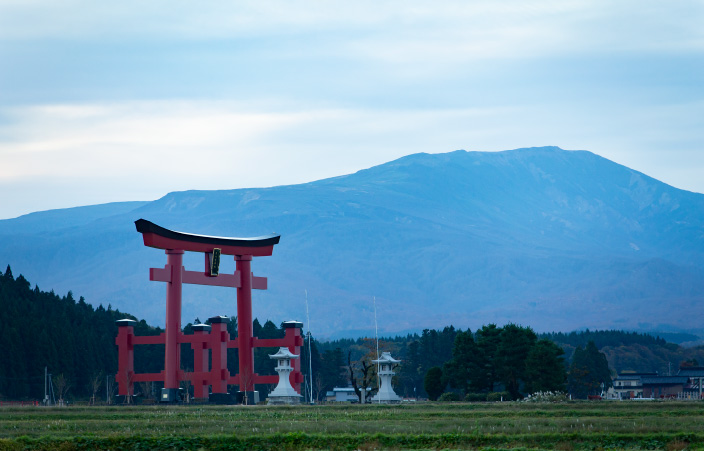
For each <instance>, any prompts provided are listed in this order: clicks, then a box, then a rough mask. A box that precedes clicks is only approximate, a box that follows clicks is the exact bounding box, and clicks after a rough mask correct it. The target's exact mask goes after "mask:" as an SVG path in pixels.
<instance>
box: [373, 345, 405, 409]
mask: <svg viewBox="0 0 704 451" xmlns="http://www.w3.org/2000/svg"><path fill="white" fill-rule="evenodd" d="M372 362H374V363H376V364H377V365H379V379H380V380H381V387H379V392H378V393H377V394H376V395H374V397H373V398H372V402H373V403H374V402H376V403H380V404H397V403H400V402H401V398H400V397H399V396H398V395H397V394H396V393H395V392H394V389H393V387H391V379H392V378H393V377H394V370H393V367H394V365H395V364H397V363H401V361H400V360H396V359H394V358H393V357H391V353H389V352H384V353H382V354H381V357H379V360H372Z"/></svg>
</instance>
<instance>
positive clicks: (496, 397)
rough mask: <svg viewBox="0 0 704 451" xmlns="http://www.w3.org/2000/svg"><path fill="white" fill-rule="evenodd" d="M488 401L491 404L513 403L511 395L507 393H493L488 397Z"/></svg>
mask: <svg viewBox="0 0 704 451" xmlns="http://www.w3.org/2000/svg"><path fill="white" fill-rule="evenodd" d="M486 400H487V401H489V402H496V401H502V400H503V401H511V393H509V392H507V391H493V392H491V393H489V394H488V395H486Z"/></svg>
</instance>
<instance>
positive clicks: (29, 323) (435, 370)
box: [0, 266, 704, 400]
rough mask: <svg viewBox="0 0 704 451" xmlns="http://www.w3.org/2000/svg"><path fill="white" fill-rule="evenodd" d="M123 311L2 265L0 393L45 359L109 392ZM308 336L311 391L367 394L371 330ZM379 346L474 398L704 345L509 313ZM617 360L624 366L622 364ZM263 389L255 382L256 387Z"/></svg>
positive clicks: (27, 377) (40, 389) (373, 352)
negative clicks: (529, 321) (535, 326)
mask: <svg viewBox="0 0 704 451" xmlns="http://www.w3.org/2000/svg"><path fill="white" fill-rule="evenodd" d="M123 318H132V319H135V320H136V317H134V316H133V315H130V314H128V313H124V312H120V311H119V310H116V309H113V308H112V307H111V306H110V305H108V306H107V308H105V307H103V306H102V305H99V306H98V307H97V308H94V307H93V306H91V305H90V304H88V303H87V302H86V300H85V299H84V298H83V297H80V298H79V299H78V300H76V299H75V298H74V297H73V294H72V293H71V292H68V293H67V294H66V295H65V296H59V295H57V294H55V293H54V292H53V291H50V292H44V291H41V290H40V289H39V288H38V287H37V286H34V288H31V285H30V283H29V281H27V280H26V279H25V278H24V277H23V276H21V275H20V276H18V277H17V278H14V276H13V274H12V271H11V269H10V267H9V266H8V267H7V269H6V271H5V273H4V274H2V273H0V325H1V327H0V362H3V365H0V397H4V398H9V399H40V398H41V397H42V396H43V394H44V368H45V367H48V368H49V372H51V373H52V374H53V375H54V376H55V377H59V376H61V379H62V382H63V383H65V385H66V386H67V387H68V389H69V390H67V391H69V392H70V394H71V395H72V396H73V397H75V398H83V399H86V398H89V397H91V396H94V395H95V393H96V391H97V389H100V390H101V393H105V391H106V389H107V391H109V392H110V391H111V390H112V391H114V382H113V381H114V374H115V373H116V372H117V347H116V346H115V337H116V335H117V326H116V324H115V321H116V320H118V319H123ZM206 322H207V321H206ZM192 326H193V325H192V324H190V323H189V324H186V326H185V327H184V329H183V332H184V333H185V334H190V333H193V329H192ZM227 328H228V332H229V333H230V335H231V336H232V337H233V338H234V337H236V335H237V318H236V317H231V318H230V322H229V323H228V327H227ZM162 332H163V330H162V329H161V328H158V327H152V326H150V325H148V324H147V323H146V322H145V321H144V320H142V321H138V322H137V325H136V326H135V333H136V334H137V335H158V334H160V333H162ZM253 333H254V336H256V337H258V338H281V337H283V336H284V329H283V328H282V327H281V324H279V325H278V326H277V325H276V323H274V322H273V321H271V320H266V321H265V322H264V324H261V322H260V321H259V320H258V319H255V320H254V322H253ZM308 338H309V336H308V335H307V336H306V342H305V346H303V348H302V349H301V362H302V365H301V369H302V372H303V373H304V377H305V378H306V381H307V383H308V386H309V388H310V390H311V391H312V396H313V398H314V399H317V400H322V399H323V398H324V397H325V394H326V393H327V392H329V391H331V390H332V389H333V388H335V387H345V386H348V385H349V386H352V387H353V388H355V390H356V392H357V394H358V396H359V397H360V398H361V391H362V390H364V389H365V388H371V389H372V393H373V389H374V388H375V387H376V385H377V380H376V369H375V368H374V365H373V364H372V363H371V362H372V360H374V359H375V358H376V356H377V349H376V347H377V343H376V341H375V340H373V339H370V338H358V339H338V340H329V341H318V340H315V339H314V338H312V337H310V338H312V339H311V342H310V356H309V351H308V349H309V347H308ZM276 350H277V349H276V348H255V350H254V364H255V369H256V371H257V373H259V374H275V371H274V366H275V361H273V360H272V359H270V358H269V354H273V353H275V352H276ZM648 350H651V351H653V352H646V351H648ZM383 351H389V352H391V354H392V355H393V356H394V357H396V358H397V359H400V360H402V363H401V364H400V365H399V367H398V368H397V370H396V373H397V375H396V377H395V378H394V389H395V390H396V392H397V393H398V394H399V395H401V396H404V397H429V398H434V397H435V396H436V395H438V396H439V393H442V392H443V391H447V392H451V393H456V394H458V395H461V396H463V397H465V398H467V397H469V398H472V397H473V396H474V397H475V398H477V399H478V398H480V397H482V396H483V397H486V396H487V394H489V393H502V395H505V396H507V397H510V398H517V397H520V396H522V395H525V394H528V393H531V392H535V391H544V390H569V391H570V392H571V393H573V395H574V396H577V397H585V396H587V395H588V394H593V393H595V392H597V391H600V390H601V384H602V383H603V384H604V386H605V387H608V384H609V383H610V376H611V375H612V374H613V373H614V371H613V370H614V369H619V370H620V369H636V370H642V369H641V368H640V367H638V368H631V366H634V365H635V363H634V362H638V363H639V364H641V365H643V366H647V365H648V358H649V356H650V357H651V358H657V359H659V360H657V364H658V365H660V366H659V367H658V368H656V369H659V368H661V367H662V365H663V364H665V365H666V366H667V360H668V359H669V360H670V361H673V362H674V364H675V365H677V364H678V363H679V362H680V361H693V360H696V359H699V360H700V361H704V348H699V349H692V350H685V349H683V348H680V347H679V346H677V345H675V344H672V343H667V342H665V340H663V339H662V338H658V337H652V336H649V335H647V334H637V333H632V332H623V331H588V330H587V331H581V332H571V333H550V334H536V333H535V332H534V331H533V330H532V329H530V328H528V327H522V326H519V325H515V324H508V325H504V326H503V327H499V326H496V325H493V324H489V325H485V326H482V327H481V328H479V329H477V330H475V331H474V332H472V331H470V330H469V329H468V330H464V331H463V330H461V329H455V328H454V327H453V326H447V327H444V328H442V329H438V330H434V329H425V330H423V332H422V333H420V334H406V335H403V336H393V337H382V338H380V339H379V349H378V352H383ZM602 351H604V352H602ZM309 359H310V365H308V362H309ZM609 362H610V363H611V366H612V368H611V369H610V368H609ZM614 362H616V365H614ZM621 362H624V364H625V365H628V366H625V367H623V366H620V365H619V363H621ZM163 365H164V359H163V345H141V346H137V347H135V370H136V371H137V372H140V373H142V372H159V371H161V370H163ZM181 365H182V369H184V370H187V371H188V370H192V368H193V352H192V350H191V348H190V346H189V345H188V344H183V345H182V348H181ZM309 367H312V377H311V375H310V374H308V373H309ZM228 368H229V369H230V371H231V372H232V373H233V374H234V373H236V372H237V368H238V356H237V350H236V349H228ZM646 370H647V368H646ZM651 371H652V370H651ZM101 381H102V386H101ZM311 381H312V383H311ZM428 381H431V382H430V385H428V383H429V382H428ZM105 384H108V385H110V384H112V386H109V387H105ZM438 387H439V388H438ZM159 388H160V387H158V384H156V386H154V385H153V386H152V387H151V388H148V387H146V386H145V387H139V388H138V391H139V390H140V389H141V391H143V392H147V391H150V390H151V391H152V392H156V391H157V390H158V389H159ZM271 388H272V387H267V386H258V387H257V389H259V390H260V392H262V393H264V394H265V393H267V392H268V391H269V390H270V389H271ZM233 389H236V388H235V387H233ZM469 398H468V399H469Z"/></svg>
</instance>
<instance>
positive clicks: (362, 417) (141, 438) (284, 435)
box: [0, 402, 704, 450]
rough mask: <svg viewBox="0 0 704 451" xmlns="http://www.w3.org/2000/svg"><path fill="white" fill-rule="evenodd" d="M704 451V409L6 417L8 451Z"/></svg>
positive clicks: (191, 410)
mask: <svg viewBox="0 0 704 451" xmlns="http://www.w3.org/2000/svg"><path fill="white" fill-rule="evenodd" d="M330 448H332V449H460V448H464V449H466V448H471V449H497V448H499V449H507V448H509V449H510V448H529V449H560V450H570V449H671V450H676V449H704V403H697V402H645V403H636V402H570V403H562V404H534V403H492V404H489V403H482V404H465V403H419V404H417V405H403V406H378V405H367V406H358V405H344V406H331V405H328V406H301V407H266V406H250V407H242V406H237V407H229V406H168V407H164V406H129V407H128V406H125V407H68V408H41V407H4V408H0V450H5V449H12V450H14V449H18V450H19V449H65V450H71V449H194V450H195V449H330Z"/></svg>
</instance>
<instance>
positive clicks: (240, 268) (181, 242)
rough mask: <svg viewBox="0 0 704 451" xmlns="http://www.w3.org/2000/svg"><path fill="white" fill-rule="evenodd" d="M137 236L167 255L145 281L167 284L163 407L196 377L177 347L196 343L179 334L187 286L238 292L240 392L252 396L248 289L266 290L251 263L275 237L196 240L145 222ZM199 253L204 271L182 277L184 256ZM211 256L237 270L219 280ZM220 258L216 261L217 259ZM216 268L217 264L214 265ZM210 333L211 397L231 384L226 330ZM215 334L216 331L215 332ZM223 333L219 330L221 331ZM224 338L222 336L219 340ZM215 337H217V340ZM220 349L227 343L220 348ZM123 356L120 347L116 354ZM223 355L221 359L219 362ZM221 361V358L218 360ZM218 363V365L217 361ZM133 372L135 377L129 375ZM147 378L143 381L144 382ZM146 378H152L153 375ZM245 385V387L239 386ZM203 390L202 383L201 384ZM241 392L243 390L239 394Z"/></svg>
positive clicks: (269, 249) (197, 237)
mask: <svg viewBox="0 0 704 451" xmlns="http://www.w3.org/2000/svg"><path fill="white" fill-rule="evenodd" d="M135 225H136V227H137V231H138V232H139V233H141V234H142V237H143V240H144V245H145V246H148V247H153V248H157V249H163V250H165V251H166V254H167V262H166V266H165V267H164V268H163V269H162V268H151V269H150V270H149V278H150V280H153V281H160V282H166V283H167V288H166V332H165V337H164V345H165V360H164V379H163V380H164V389H163V391H162V395H161V401H162V402H173V401H176V400H177V399H178V386H179V382H180V381H181V380H184V379H189V378H190V379H192V380H193V379H197V375H196V374H190V375H187V374H185V373H183V372H182V371H181V369H180V343H186V342H191V343H195V341H197V340H195V339H185V338H184V336H183V334H182V332H181V290H182V284H184V283H191V284H199V285H211V286H221V287H232V288H237V312H238V317H239V319H238V346H237V347H238V350H239V353H240V374H239V376H240V377H239V378H238V379H239V382H240V387H241V388H240V389H241V390H242V391H251V390H253V387H254V374H255V373H254V368H253V349H252V347H253V338H252V289H253V288H254V289H263V290H265V289H266V287H267V280H266V278H264V277H254V276H253V275H252V272H251V260H252V257H262V256H269V255H271V254H272V253H273V250H274V245H276V244H278V242H279V239H280V237H279V236H278V235H268V236H263V237H257V238H223V237H213V236H205V235H194V234H189V233H182V232H176V231H173V230H169V229H165V228H163V227H160V226H158V225H156V224H154V223H152V222H149V221H147V220H144V219H139V220H137V221H135ZM186 251H188V252H203V253H204V254H206V256H205V270H204V271H203V272H199V271H186V270H185V269H184V267H183V253H184V252H186ZM209 255H218V256H219V255H232V256H234V258H235V260H236V262H237V263H236V265H237V270H236V271H235V273H234V274H219V272H218V268H217V266H216V265H217V264H216V263H213V266H212V267H211V266H210V265H211V259H210V258H209ZM218 258H219V257H218ZM218 264H219V263H218ZM215 326H216V325H213V330H211V340H210V346H211V350H212V356H213V359H212V360H213V363H212V367H213V368H211V371H210V380H209V381H210V385H212V387H213V393H224V392H226V391H227V381H228V380H229V379H230V377H229V376H230V375H229V372H228V371H227V353H226V350H227V342H228V339H227V337H226V336H225V335H226V334H227V332H226V324H221V325H219V326H217V328H216V327H215ZM216 329H217V330H216ZM221 329H222V330H221ZM223 334H225V335H223ZM215 335H218V337H215ZM223 343H225V344H224V345H223ZM120 352H122V347H121V348H120ZM222 353H224V356H222ZM218 356H220V357H221V358H220V357H218ZM216 357H218V358H220V361H219V362H217V363H216V361H217V358H216ZM132 371H134V370H133V369H132ZM144 377H147V376H144ZM149 377H152V376H151V375H150V376H149ZM243 382H244V385H243V384H242V383H243ZM201 384H202V382H201ZM242 387H244V389H242Z"/></svg>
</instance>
